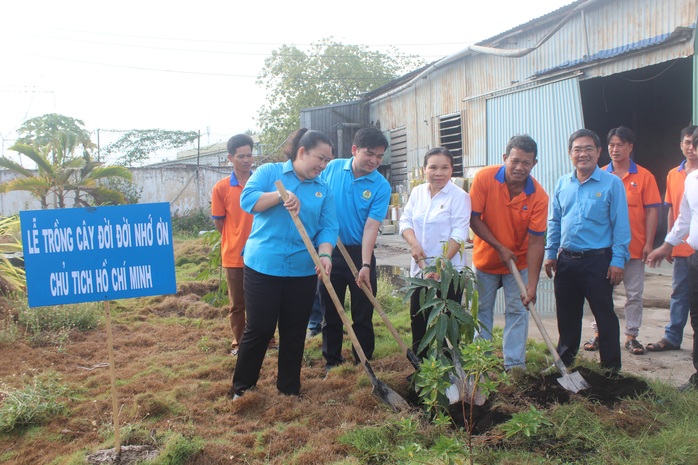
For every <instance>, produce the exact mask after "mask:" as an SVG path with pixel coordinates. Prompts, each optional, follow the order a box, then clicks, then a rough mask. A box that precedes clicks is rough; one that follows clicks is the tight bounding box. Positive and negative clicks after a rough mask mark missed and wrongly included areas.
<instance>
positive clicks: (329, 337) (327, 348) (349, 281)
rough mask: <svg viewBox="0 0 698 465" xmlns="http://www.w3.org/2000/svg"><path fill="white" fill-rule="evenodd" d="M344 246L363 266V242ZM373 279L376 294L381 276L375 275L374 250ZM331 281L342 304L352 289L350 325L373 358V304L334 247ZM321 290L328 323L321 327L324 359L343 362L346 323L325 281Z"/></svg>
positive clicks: (357, 265)
mask: <svg viewBox="0 0 698 465" xmlns="http://www.w3.org/2000/svg"><path fill="white" fill-rule="evenodd" d="M345 247H346V249H347V252H349V255H350V256H351V258H352V260H353V262H354V265H355V266H356V269H358V270H361V265H362V259H361V246H345ZM370 279H371V289H373V295H374V296H375V295H376V291H377V288H378V278H377V275H376V257H375V256H374V255H373V254H372V255H371V277H370ZM330 281H331V282H332V287H333V288H334V291H335V292H336V293H337V297H339V301H340V302H341V303H342V305H344V298H345V296H346V292H347V288H348V289H349V292H351V319H352V325H351V327H352V328H353V329H354V332H355V333H356V338H357V339H358V340H359V344H361V348H362V349H363V351H364V354H366V358H367V359H369V360H370V359H371V358H372V357H373V350H374V348H375V343H376V341H375V336H374V334H373V305H372V304H371V301H370V300H368V297H366V294H364V291H362V290H361V289H360V288H359V286H357V285H356V279H355V278H354V275H353V274H352V272H351V270H350V269H349V265H347V263H346V262H345V261H344V257H342V254H341V252H340V251H339V249H338V248H335V249H334V252H333V253H332V274H331V276H330ZM320 292H321V293H322V301H323V303H324V305H325V326H323V328H322V355H323V356H324V357H325V362H326V363H327V365H328V366H334V365H339V364H341V363H343V362H344V359H343V358H342V338H343V336H344V334H343V330H342V328H343V327H344V326H343V324H342V320H341V318H340V317H339V314H338V313H337V309H336V308H335V305H334V302H333V301H332V298H331V297H330V295H329V293H328V292H327V289H326V288H325V285H324V283H323V284H321V285H320ZM352 351H353V353H354V360H355V362H357V363H358V361H359V356H358V355H357V354H356V351H355V350H353V349H352Z"/></svg>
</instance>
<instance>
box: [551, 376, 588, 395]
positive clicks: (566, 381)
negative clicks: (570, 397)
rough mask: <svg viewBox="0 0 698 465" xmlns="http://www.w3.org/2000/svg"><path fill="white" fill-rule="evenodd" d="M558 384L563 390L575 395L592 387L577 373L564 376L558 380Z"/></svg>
mask: <svg viewBox="0 0 698 465" xmlns="http://www.w3.org/2000/svg"><path fill="white" fill-rule="evenodd" d="M557 382H558V383H560V386H562V387H563V388H565V389H567V390H568V391H571V392H574V393H577V392H579V391H583V390H584V389H589V388H590V387H591V385H589V383H587V380H585V379H584V378H583V377H582V375H580V374H579V373H577V372H576V371H574V372H572V373H568V374H565V375H563V376H562V377H561V378H558V379H557Z"/></svg>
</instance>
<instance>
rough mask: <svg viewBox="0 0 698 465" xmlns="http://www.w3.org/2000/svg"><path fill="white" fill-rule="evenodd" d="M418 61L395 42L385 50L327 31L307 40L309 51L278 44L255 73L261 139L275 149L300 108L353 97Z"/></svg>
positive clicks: (297, 117) (293, 124) (270, 149)
mask: <svg viewBox="0 0 698 465" xmlns="http://www.w3.org/2000/svg"><path fill="white" fill-rule="evenodd" d="M421 65H422V61H421V60H420V59H418V58H416V57H414V56H407V55H404V54H401V53H399V52H398V50H397V49H395V48H391V50H390V53H388V54H384V53H380V52H375V51H370V50H369V49H368V47H367V46H365V45H345V44H342V43H340V42H337V41H335V40H333V39H332V38H331V37H330V38H326V39H322V40H320V41H318V42H315V43H313V44H311V45H310V50H309V51H308V52H304V51H303V50H301V49H299V48H298V47H296V46H295V45H283V46H281V47H280V48H278V49H277V50H274V51H273V52H272V55H271V57H269V58H267V59H266V60H265V62H264V68H263V69H262V71H261V73H260V74H259V76H258V78H257V84H259V85H262V86H263V87H264V88H265V90H266V92H267V97H266V101H267V103H266V104H265V105H263V106H262V108H261V109H260V112H259V125H260V128H261V129H262V134H261V137H260V139H261V142H262V144H264V146H265V147H267V152H268V153H274V152H278V149H279V147H280V146H281V145H282V144H283V142H284V140H285V139H286V138H287V137H288V135H289V134H291V133H292V132H293V131H294V130H296V129H298V127H299V126H300V111H301V109H303V108H310V107H317V106H323V105H330V104H333V103H341V102H347V101H352V100H355V99H357V98H359V97H360V96H361V95H362V94H365V93H366V92H369V91H371V90H373V89H376V88H378V87H380V86H382V85H384V84H386V83H388V82H390V81H391V80H393V79H395V78H396V77H398V76H400V75H402V74H404V73H405V72H408V71H412V70H413V69H415V68H417V67H419V66H421ZM356 122H357V123H360V121H356Z"/></svg>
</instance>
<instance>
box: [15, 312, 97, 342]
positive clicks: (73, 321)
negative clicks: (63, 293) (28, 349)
mask: <svg viewBox="0 0 698 465" xmlns="http://www.w3.org/2000/svg"><path fill="white" fill-rule="evenodd" d="M18 304H19V309H18V315H17V319H18V321H19V323H20V324H21V325H23V326H24V327H25V328H26V329H27V331H28V333H29V334H28V337H29V342H30V343H31V344H33V345H39V346H40V345H50V344H54V345H57V346H62V345H63V343H65V342H66V341H68V340H69V335H70V332H71V331H73V330H79V331H88V330H90V329H94V328H96V327H97V326H98V325H99V322H100V317H101V313H102V306H101V303H100V302H88V303H80V304H67V305H58V306H55V307H34V308H29V307H28V306H27V304H26V302H19V303H18Z"/></svg>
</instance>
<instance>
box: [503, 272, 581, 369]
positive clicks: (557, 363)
mask: <svg viewBox="0 0 698 465" xmlns="http://www.w3.org/2000/svg"><path fill="white" fill-rule="evenodd" d="M509 268H511V274H512V275H513V276H514V279H515V280H516V284H518V285H519V290H520V291H521V293H522V294H524V295H526V296H528V291H526V285H525V284H524V282H523V280H522V279H521V274H520V273H519V270H518V269H517V268H516V263H514V260H509ZM526 307H527V308H528V311H529V312H531V316H532V317H533V321H535V322H536V326H538V330H539V331H540V334H541V335H542V336H543V340H544V341H545V344H546V345H547V346H548V350H549V351H550V353H551V354H552V355H553V360H554V362H555V366H557V368H558V369H559V370H560V372H561V373H562V374H563V375H567V374H568V373H567V367H565V364H564V363H562V360H560V354H558V353H557V349H555V346H554V345H553V341H551V340H550V336H549V335H548V332H547V331H546V330H545V326H543V321H541V319H540V316H539V315H538V312H537V311H536V306H535V305H534V304H533V302H529V303H528V305H527V306H526Z"/></svg>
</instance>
